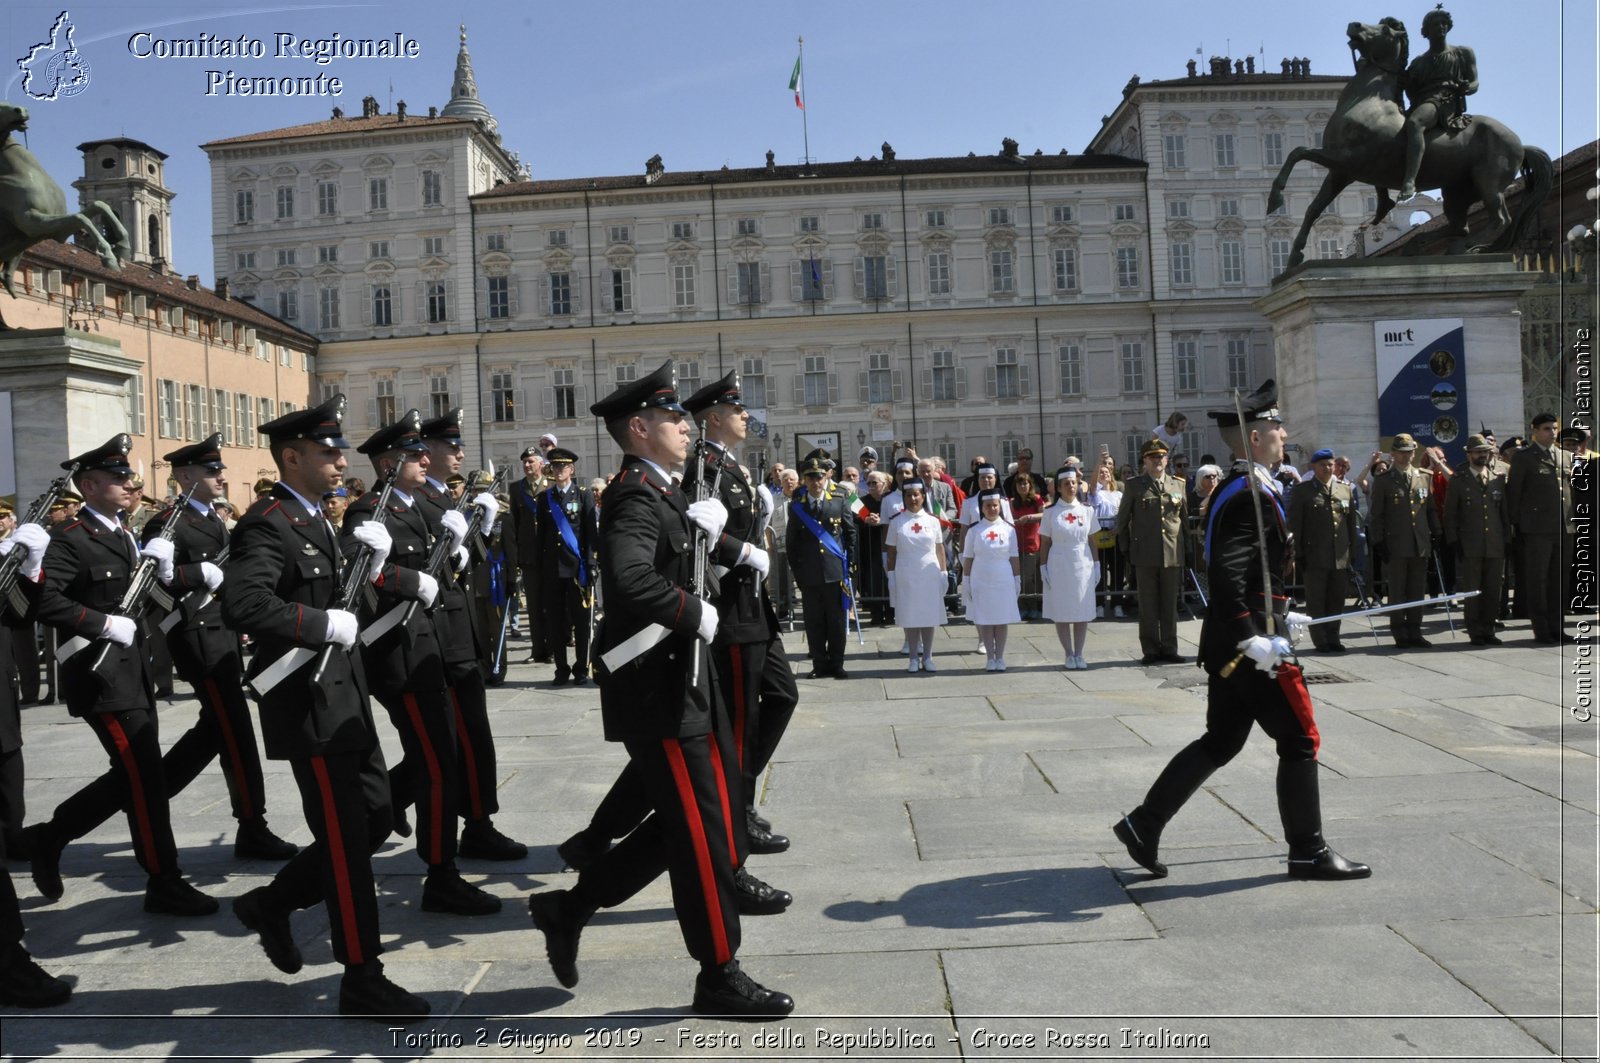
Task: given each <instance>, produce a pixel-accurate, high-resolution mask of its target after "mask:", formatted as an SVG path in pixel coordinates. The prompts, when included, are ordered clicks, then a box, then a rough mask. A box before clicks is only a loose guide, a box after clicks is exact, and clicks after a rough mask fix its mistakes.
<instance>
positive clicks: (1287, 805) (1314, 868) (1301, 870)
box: [1278, 760, 1372, 881]
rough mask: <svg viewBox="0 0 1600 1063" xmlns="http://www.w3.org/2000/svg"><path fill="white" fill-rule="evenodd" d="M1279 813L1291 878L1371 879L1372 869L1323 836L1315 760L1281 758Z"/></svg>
mask: <svg viewBox="0 0 1600 1063" xmlns="http://www.w3.org/2000/svg"><path fill="white" fill-rule="evenodd" d="M1278 815H1279V817H1280V818H1281V819H1282V820H1283V833H1284V837H1285V838H1286V839H1287V840H1288V842H1289V877H1290V878H1305V879H1321V880H1325V881H1339V880H1341V879H1350V878H1367V877H1369V876H1370V875H1371V874H1372V868H1370V867H1368V866H1367V865H1366V864H1360V863H1356V862H1355V861H1354V860H1346V859H1345V858H1344V857H1342V856H1340V855H1339V854H1338V853H1336V852H1334V851H1333V850H1332V849H1330V848H1329V847H1328V843H1327V842H1325V841H1324V840H1323V838H1322V792H1321V789H1320V787H1319V786H1318V784H1317V762H1316V761H1314V760H1280V761H1278Z"/></svg>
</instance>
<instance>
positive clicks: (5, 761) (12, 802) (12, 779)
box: [0, 746, 23, 952]
mask: <svg viewBox="0 0 1600 1063" xmlns="http://www.w3.org/2000/svg"><path fill="white" fill-rule="evenodd" d="M22 776H23V771H22V748H21V747H20V746H19V747H18V748H16V749H13V750H11V751H10V752H8V753H0V952H4V951H5V950H6V949H8V948H9V947H11V946H12V945H15V944H17V943H19V942H20V941H21V940H22V908H21V906H20V905H19V904H18V903H17V889H16V887H15V886H13V885H12V884H11V876H10V875H8V874H6V873H5V861H6V844H7V842H8V841H9V840H10V839H11V838H13V837H15V836H16V833H17V831H19V830H20V829H21V828H22V818H23V807H22Z"/></svg>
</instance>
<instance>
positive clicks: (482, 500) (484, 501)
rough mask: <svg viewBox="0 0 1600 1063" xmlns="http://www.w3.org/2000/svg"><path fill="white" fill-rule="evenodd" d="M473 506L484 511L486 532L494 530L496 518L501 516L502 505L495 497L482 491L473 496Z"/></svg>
mask: <svg viewBox="0 0 1600 1063" xmlns="http://www.w3.org/2000/svg"><path fill="white" fill-rule="evenodd" d="M472 504H473V505H475V506H477V507H478V508H479V509H481V510H483V528H484V531H486V532H487V531H488V530H489V529H490V528H493V527H494V518H495V517H497V516H499V514H500V503H499V502H497V501H495V497H494V495H491V494H490V493H489V492H487V491H480V492H478V493H477V494H476V495H473V496H472ZM463 538H465V536H463Z"/></svg>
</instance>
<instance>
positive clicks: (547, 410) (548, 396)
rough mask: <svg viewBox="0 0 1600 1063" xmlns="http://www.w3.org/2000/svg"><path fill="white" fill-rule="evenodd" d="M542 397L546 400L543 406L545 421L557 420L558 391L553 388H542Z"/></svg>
mask: <svg viewBox="0 0 1600 1063" xmlns="http://www.w3.org/2000/svg"><path fill="white" fill-rule="evenodd" d="M540 395H541V396H542V397H543V399H544V402H543V405H542V409H543V411H544V419H545V420H546V421H553V420H555V419H556V389H555V388H553V387H547V388H541V389H540Z"/></svg>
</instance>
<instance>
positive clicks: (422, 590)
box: [417, 572, 439, 609]
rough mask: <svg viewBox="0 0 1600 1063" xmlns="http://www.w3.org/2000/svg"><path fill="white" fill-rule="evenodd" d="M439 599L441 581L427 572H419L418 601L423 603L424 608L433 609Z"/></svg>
mask: <svg viewBox="0 0 1600 1063" xmlns="http://www.w3.org/2000/svg"><path fill="white" fill-rule="evenodd" d="M438 600H439V581H438V580H436V579H434V578H433V577H432V576H430V575H428V574H427V573H426V572H418V573H417V601H419V602H421V603H422V608H424V609H432V608H433V603H434V602H436V601H438Z"/></svg>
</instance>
